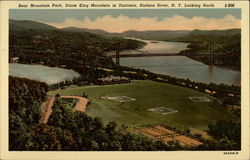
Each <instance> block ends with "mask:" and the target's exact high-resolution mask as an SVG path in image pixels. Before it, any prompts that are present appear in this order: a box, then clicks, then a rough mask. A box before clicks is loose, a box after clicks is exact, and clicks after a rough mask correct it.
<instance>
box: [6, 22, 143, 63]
mask: <svg viewBox="0 0 250 160" xmlns="http://www.w3.org/2000/svg"><path fill="white" fill-rule="evenodd" d="M9 23H10V27H9V29H10V33H9V38H10V39H9V49H10V57H15V56H18V57H19V58H20V61H22V62H37V61H38V60H35V59H34V58H32V57H33V56H34V55H41V57H44V58H46V56H50V55H53V56H71V55H83V56H103V55H104V51H112V50H115V46H114V45H112V44H114V43H121V44H122V45H120V47H119V49H120V50H124V49H135V48H140V47H142V46H143V45H144V43H143V42H140V41H136V40H128V39H123V38H114V37H113V38H108V37H103V36H101V35H97V34H92V33H88V32H77V31H64V30H60V29H57V28H54V27H52V26H49V25H46V24H43V23H38V22H33V21H15V20H10V21H9ZM64 58H65V57H64ZM106 59H107V58H106ZM43 60H45V59H43Z"/></svg>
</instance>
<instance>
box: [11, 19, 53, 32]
mask: <svg viewBox="0 0 250 160" xmlns="http://www.w3.org/2000/svg"><path fill="white" fill-rule="evenodd" d="M9 26H10V27H9V28H10V29H11V30H12V31H22V30H43V31H48V30H57V28H56V27H53V26H50V25H47V24H44V23H40V22H35V21H30V20H20V21H19V20H12V19H10V20H9Z"/></svg>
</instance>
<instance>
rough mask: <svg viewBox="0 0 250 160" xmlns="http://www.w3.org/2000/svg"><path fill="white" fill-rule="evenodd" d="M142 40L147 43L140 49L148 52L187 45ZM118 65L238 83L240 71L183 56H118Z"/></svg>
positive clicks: (171, 74) (177, 50)
mask: <svg viewBox="0 0 250 160" xmlns="http://www.w3.org/2000/svg"><path fill="white" fill-rule="evenodd" d="M142 41H144V42H146V43H147V45H146V46H144V47H143V48H141V49H140V50H141V51H144V52H147V51H148V53H169V52H170V53H178V52H179V51H181V50H184V49H185V48H186V47H187V45H188V44H187V43H180V42H163V41H145V40H142ZM152 42H157V43H152ZM157 46H158V47H157ZM122 53H123V54H135V53H139V52H137V51H131V50H127V52H126V51H123V52H122ZM120 65H122V66H128V67H133V68H140V69H145V70H148V71H151V72H154V73H160V74H165V75H170V76H174V77H179V78H189V79H190V80H192V81H197V82H204V83H210V82H213V83H216V84H220V83H224V84H228V85H232V84H234V85H240V82H241V72H240V71H238V70H235V69H233V68H229V67H220V66H210V65H206V64H204V63H202V62H199V61H195V60H193V59H190V58H188V57H185V56H156V57H127V58H120Z"/></svg>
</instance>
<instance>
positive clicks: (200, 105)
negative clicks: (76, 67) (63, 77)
mask: <svg viewBox="0 0 250 160" xmlns="http://www.w3.org/2000/svg"><path fill="white" fill-rule="evenodd" d="M83 92H85V93H86V94H87V95H88V96H89V99H90V100H91V102H92V103H91V105H90V113H88V114H89V115H91V116H93V117H96V116H98V117H101V118H102V120H103V121H104V122H105V123H107V122H110V121H115V122H117V123H118V124H119V125H122V124H125V125H127V126H129V127H130V128H132V127H133V126H137V125H142V124H152V123H165V124H168V125H170V126H173V127H177V128H183V127H185V126H191V127H194V128H198V129H207V125H208V124H211V123H213V122H216V121H218V120H232V121H238V120H237V118H236V117H234V116H232V115H231V114H230V113H228V112H227V111H226V110H225V109H224V108H222V107H221V105H220V104H219V103H217V102H215V101H214V98H213V97H211V96H209V95H207V94H205V93H201V92H198V91H195V90H192V89H188V88H184V87H180V86H175V85H171V84H166V83H159V82H152V81H133V83H130V84H117V85H106V86H95V85H94V86H85V87H79V88H68V89H65V90H56V91H52V92H50V94H51V95H55V94H56V93H59V94H61V95H78V96H81V95H83ZM101 96H128V97H132V98H135V99H136V101H130V102H123V103H121V102H116V101H112V100H108V99H101V98H100V97H101ZM190 96H203V97H207V98H209V99H210V100H211V101H210V102H193V101H191V100H190V99H189V98H188V97H190ZM155 107H167V108H172V109H174V110H177V111H178V112H176V113H173V114H167V115H162V114H159V113H155V112H152V111H148V110H147V109H150V108H155Z"/></svg>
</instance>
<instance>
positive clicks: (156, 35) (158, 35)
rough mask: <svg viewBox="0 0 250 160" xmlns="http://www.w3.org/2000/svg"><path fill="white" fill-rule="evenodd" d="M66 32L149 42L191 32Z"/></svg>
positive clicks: (79, 29)
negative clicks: (129, 38) (130, 38)
mask: <svg viewBox="0 0 250 160" xmlns="http://www.w3.org/2000/svg"><path fill="white" fill-rule="evenodd" d="M62 30H65V31H72V32H89V33H94V34H99V35H102V36H105V37H132V38H139V39H148V40H169V39H174V38H179V37H184V36H186V35H188V34H189V33H190V32H191V31H186V30H180V31H171V30H155V31H135V30H128V31H124V32H122V33H110V32H106V31H104V30H101V29H88V28H76V27H67V28H63V29H62Z"/></svg>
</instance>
